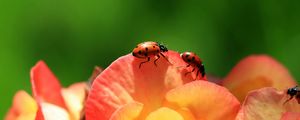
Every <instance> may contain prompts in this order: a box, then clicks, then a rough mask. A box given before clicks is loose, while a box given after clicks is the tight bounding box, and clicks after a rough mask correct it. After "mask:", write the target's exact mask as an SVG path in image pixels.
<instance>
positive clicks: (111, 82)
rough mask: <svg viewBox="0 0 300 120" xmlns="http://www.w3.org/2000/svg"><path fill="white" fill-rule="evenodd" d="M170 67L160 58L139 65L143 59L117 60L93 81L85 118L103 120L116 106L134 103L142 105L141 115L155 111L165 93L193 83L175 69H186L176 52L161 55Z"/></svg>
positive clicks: (179, 70)
mask: <svg viewBox="0 0 300 120" xmlns="http://www.w3.org/2000/svg"><path fill="white" fill-rule="evenodd" d="M165 55H166V56H167V57H168V58H169V60H170V61H171V62H172V63H173V64H169V63H168V62H167V61H166V60H165V59H164V58H163V57H161V58H160V59H159V60H158V61H157V66H155V65H154V63H153V61H154V58H152V59H151V61H150V62H147V63H145V64H143V65H142V67H141V68H140V69H139V65H140V63H141V62H143V61H145V60H146V59H140V58H135V57H134V56H132V55H131V54H129V55H125V56H123V57H120V58H119V59H117V60H116V61H114V62H113V63H112V64H111V65H110V66H109V67H108V68H106V69H105V70H104V71H103V72H102V73H101V74H100V75H99V76H98V77H97V78H96V79H95V81H94V83H93V85H92V88H91V91H90V94H89V96H88V99H87V102H86V117H87V119H89V120H107V119H109V118H110V116H111V115H112V113H113V112H114V111H115V110H116V109H117V108H119V107H120V106H122V105H124V104H127V103H130V102H133V101H138V102H141V103H143V104H144V109H143V113H142V114H143V115H142V116H144V115H145V114H146V113H149V112H150V111H153V110H155V109H157V108H159V107H160V106H161V104H162V101H163V99H164V95H165V93H166V92H167V91H168V90H170V89H172V88H175V87H177V86H180V85H182V84H184V83H188V82H190V81H193V78H192V75H195V74H194V73H193V74H192V75H188V76H184V74H185V73H186V72H187V70H186V69H184V68H178V67H179V66H186V63H185V62H184V61H183V60H182V59H181V58H180V55H179V53H177V52H173V51H169V52H168V53H166V54H165Z"/></svg>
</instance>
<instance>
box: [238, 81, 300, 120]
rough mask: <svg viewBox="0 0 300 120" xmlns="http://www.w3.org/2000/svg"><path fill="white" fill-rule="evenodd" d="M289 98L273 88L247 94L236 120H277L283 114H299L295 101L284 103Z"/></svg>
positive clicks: (298, 107) (299, 110)
mask: <svg viewBox="0 0 300 120" xmlns="http://www.w3.org/2000/svg"><path fill="white" fill-rule="evenodd" d="M288 98H289V96H288V95H287V94H286V93H285V92H283V91H277V90H276V89H275V88H270V87H268V88H262V89H259V90H254V91H251V92H249V94H248V96H247V97H246V99H245V101H244V103H243V106H242V108H241V110H240V111H239V115H238V116H237V118H236V119H237V120H267V119H268V120H279V119H280V118H281V117H282V115H283V114H284V113H285V112H300V106H299V105H298V103H297V101H296V100H295V99H292V100H290V101H288V102H287V103H286V104H284V102H285V101H286V100H287V99H288Z"/></svg>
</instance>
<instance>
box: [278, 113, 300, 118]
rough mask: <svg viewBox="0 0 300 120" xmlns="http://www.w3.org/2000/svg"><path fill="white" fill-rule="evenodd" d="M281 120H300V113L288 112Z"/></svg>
mask: <svg viewBox="0 0 300 120" xmlns="http://www.w3.org/2000/svg"><path fill="white" fill-rule="evenodd" d="M280 120H300V113H295V112H286V113H284V114H283V115H282V117H281V119H280Z"/></svg>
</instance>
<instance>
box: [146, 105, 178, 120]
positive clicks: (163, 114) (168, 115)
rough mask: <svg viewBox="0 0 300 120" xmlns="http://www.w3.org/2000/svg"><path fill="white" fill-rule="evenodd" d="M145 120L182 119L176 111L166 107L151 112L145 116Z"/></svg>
mask: <svg viewBox="0 0 300 120" xmlns="http://www.w3.org/2000/svg"><path fill="white" fill-rule="evenodd" d="M146 120H184V119H183V117H182V116H181V115H180V114H179V113H177V112H176V111H174V110H172V109H170V108H167V107H162V108H159V109H158V110H156V111H154V112H151V113H150V114H149V115H148V116H147V118H146Z"/></svg>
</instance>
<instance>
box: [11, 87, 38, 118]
mask: <svg viewBox="0 0 300 120" xmlns="http://www.w3.org/2000/svg"><path fill="white" fill-rule="evenodd" d="M36 112H37V103H36V101H35V100H34V99H33V98H32V97H31V96H30V95H29V94H28V93H27V92H25V91H23V90H21V91H18V92H17V93H16V95H15V96H14V99H13V105H12V107H11V108H10V110H9V112H8V113H7V115H6V117H5V120H16V119H20V120H30V119H32V120H33V119H34V118H35V114H36Z"/></svg>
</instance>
